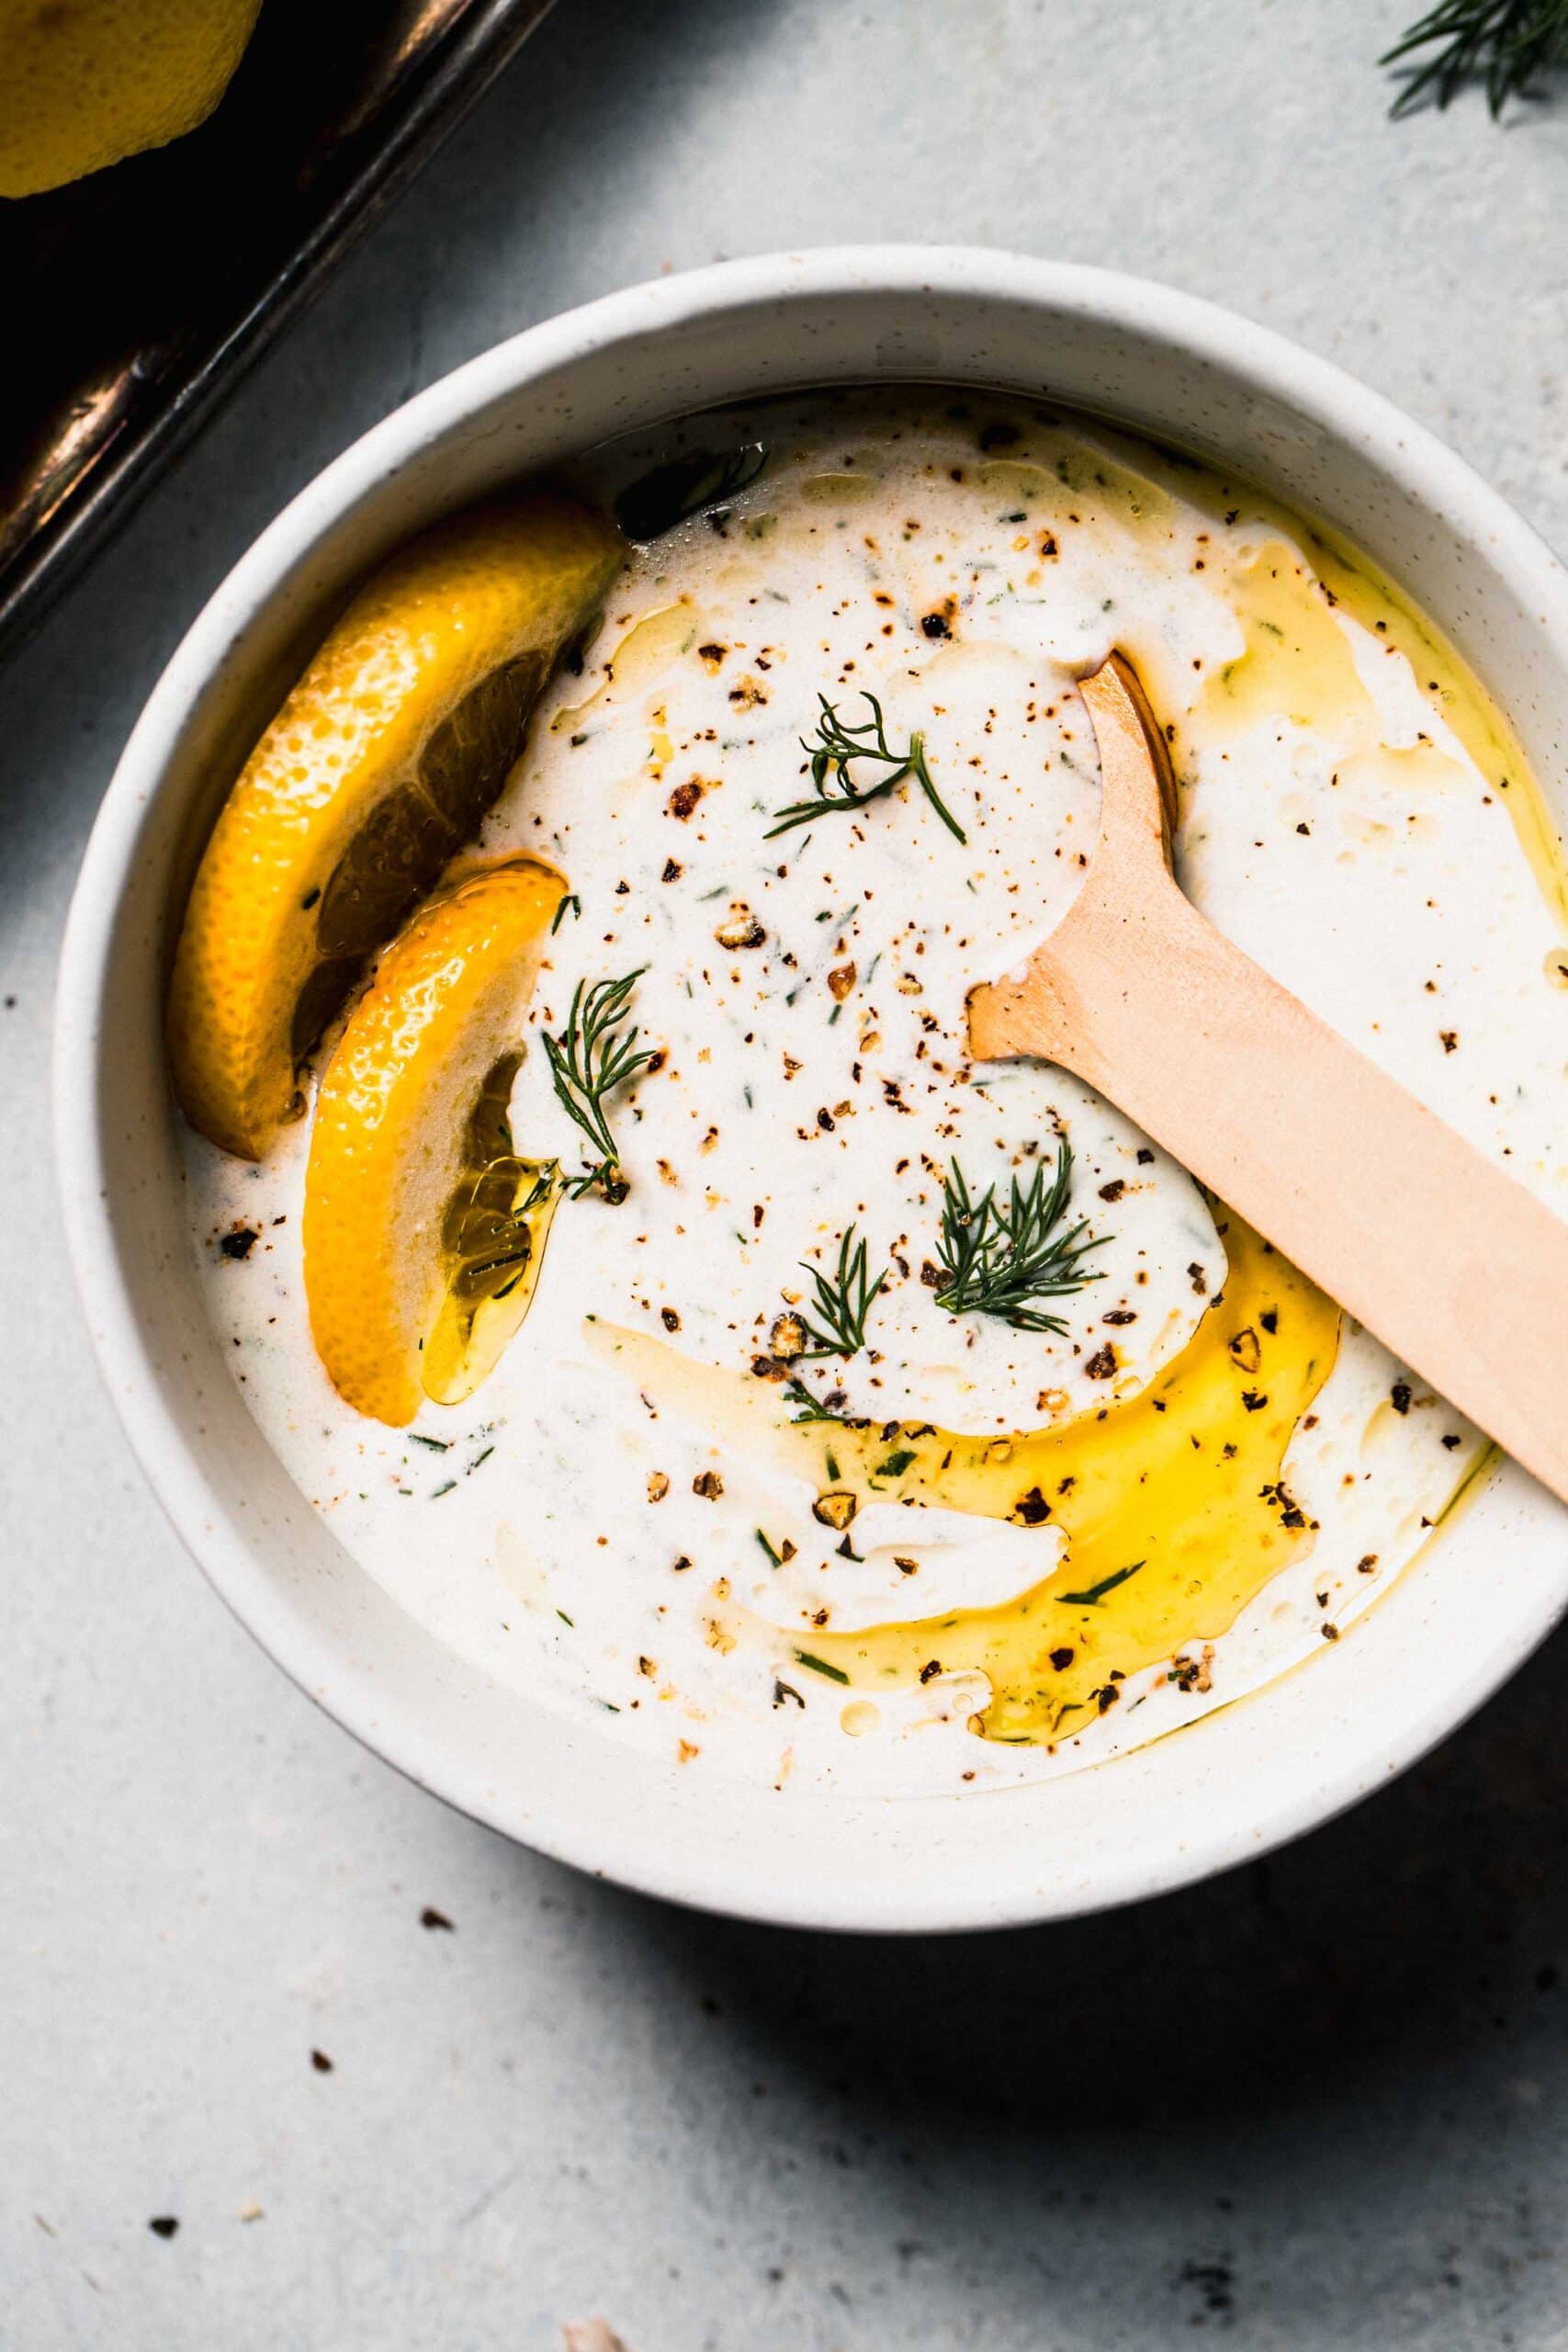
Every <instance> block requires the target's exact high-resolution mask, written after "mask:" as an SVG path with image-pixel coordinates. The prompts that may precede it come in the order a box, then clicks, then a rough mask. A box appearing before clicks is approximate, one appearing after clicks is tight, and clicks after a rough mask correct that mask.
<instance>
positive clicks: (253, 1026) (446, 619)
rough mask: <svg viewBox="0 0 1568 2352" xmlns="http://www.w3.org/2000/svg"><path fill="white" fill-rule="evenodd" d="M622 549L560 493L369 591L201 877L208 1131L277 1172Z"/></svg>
mask: <svg viewBox="0 0 1568 2352" xmlns="http://www.w3.org/2000/svg"><path fill="white" fill-rule="evenodd" d="M624 552H625V548H624V543H623V541H622V540H621V538H620V537H619V534H618V533H617V532H616V531H615V527H614V526H613V525H612V524H611V523H609V522H607V521H606V520H605V519H604V516H602V515H596V514H594V513H593V512H592V510H591V509H590V508H588V507H585V506H581V505H578V504H576V503H573V502H571V501H570V500H568V499H564V498H558V497H554V496H551V495H549V494H547V493H532V494H529V495H526V496H522V497H513V498H508V499H503V500H498V501H496V502H494V503H491V504H489V505H486V506H481V507H474V508H471V509H470V510H469V511H468V512H467V513H466V514H462V515H456V516H454V517H453V518H452V519H451V520H450V521H448V522H446V523H443V524H439V525H437V526H436V527H435V528H434V530H432V531H427V532H426V533H424V534H423V537H420V538H417V539H414V540H412V541H411V542H410V544H409V545H408V546H406V547H404V548H400V550H399V552H398V553H397V554H396V555H394V556H392V557H391V558H390V560H389V561H388V562H387V563H386V564H384V565H383V566H382V568H381V570H380V571H378V573H377V574H376V575H375V577H374V578H373V579H372V580H371V581H370V582H369V583H368V584H367V586H366V587H365V588H363V589H361V591H360V593H359V594H358V595H357V596H356V597H355V600H354V602H353V604H352V605H350V606H349V608H348V610H347V612H346V613H344V616H343V618H342V619H341V620H340V621H339V622H338V624H337V626H336V628H333V631H332V633H331V635H330V636H329V637H328V638H327V639H326V642H325V643H324V644H323V645H322V647H321V650H320V651H319V652H318V653H317V655H316V657H315V659H314V660H313V661H312V662H310V666H309V668H308V669H307V670H306V672H305V673H304V675H303V677H302V678H301V679H300V680H299V684H298V685H297V686H296V687H295V688H294V690H293V692H292V693H291V694H290V695H289V696H288V700H287V702H286V703H285V704H284V706H283V707H282V709H281V710H280V711H279V712H278V714H277V716H276V718H275V719H274V720H273V722H272V724H271V726H270V727H269V728H268V729H267V730H266V732H265V734H264V735H263V737H262V739H261V741H260V742H259V743H258V744H257V745H256V748H255V750H254V752H252V754H251V756H250V758H249V760H248V761H247V762H246V763H245V766H244V769H243V773H242V774H241V775H240V778H239V781H238V782H237V783H236V784H235V786H234V787H233V789H232V790H231V793H230V795H229V797H228V799H227V801H226V802H225V804H224V806H223V809H222V812H221V814H220V817H219V820H218V823H217V826H216V828H215V829H214V831H213V834H212V838H211V840H210V841H209V843H208V845H207V852H206V854H205V855H204V857H203V859H202V861H201V866H200V869H199V871H198V873H197V877H196V882H195V886H194V887H193V888H192V891H191V895H190V900H189V903H188V905H187V907H186V917H185V924H184V928H183V930H182V932H181V934H180V941H179V946H178V949H177V951H176V954H175V971H174V978H173V982H172V985H171V988H170V992H169V1015H168V1036H169V1053H170V1058H171V1062H172V1065H173V1070H174V1080H175V1091H176V1093H177V1094H178V1096H179V1100H180V1104H181V1107H182V1108H183V1110H184V1111H185V1114H186V1117H187V1118H188V1119H189V1120H190V1122H191V1124H192V1125H193V1126H196V1127H198V1128H199V1129H200V1130H201V1132H202V1134H203V1135H205V1136H210V1137H211V1139H212V1141H213V1142H214V1143H217V1144H221V1145H222V1146H223V1148H224V1149H225V1150H228V1151H233V1152H238V1153H239V1154H241V1156H242V1157H243V1158H244V1159H260V1158H261V1157H262V1155H263V1154H264V1153H265V1150H266V1148H267V1146H268V1144H269V1143H270V1142H271V1140H272V1138H273V1136H275V1135H276V1131H277V1128H278V1126H279V1125H281V1123H282V1122H283V1121H284V1120H285V1119H287V1118H288V1117H290V1116H292V1115H296V1114H298V1113H299V1111H300V1110H302V1108H303V1099H302V1097H301V1096H300V1094H299V1087H298V1082H297V1073H298V1069H299V1063H300V1062H301V1061H302V1060H303V1059H304V1058H305V1057H306V1056H307V1055H308V1054H309V1053H310V1050H311V1048H312V1047H313V1046H315V1045H316V1044H318V1043H319V1041H320V1039H321V1034H322V1032H323V1030H324V1029H325V1028H326V1026H327V1023H329V1021H330V1020H331V1019H332V1018H333V1015H334V1014H335V1013H336V1012H338V1011H339V1010H340V1009H341V1007H342V1006H343V1004H344V1001H345V1000H346V998H347V996H348V994H349V992H350V990H351V989H353V987H354V986H355V982H356V980H357V979H358V978H359V977H360V974H361V973H362V971H363V969H364V967H365V963H366V959H367V957H368V956H370V955H372V954H373V953H374V952H375V950H376V949H377V948H378V947H379V946H381V945H382V944H383V943H384V942H385V941H386V940H388V939H389V938H390V937H391V935H392V933H394V932H395V931H396V929H397V927H398V925H399V923H400V922H401V921H402V920H403V918H404V917H405V916H406V915H407V913H408V912H409V910H410V909H411V908H412V906H413V905H414V904H415V903H416V901H417V900H418V899H420V898H421V897H422V896H423V893H424V892H425V891H426V890H427V889H429V888H431V886H432V884H433V883H434V882H435V880H436V879H437V878H438V876H440V874H441V871H442V869H443V867H444V866H445V865H446V863H447V861H448V860H449V859H450V858H451V856H452V855H453V853H454V852H455V851H456V850H457V849H458V848H459V847H460V846H461V844H462V843H463V842H466V841H467V840H468V838H469V837H470V836H471V834H472V833H473V831H474V829H475V827H476V826H477V825H478V823H479V820H480V818H481V817H482V816H483V815H484V813H485V811H486V809H488V808H489V807H490V806H491V802H492V801H493V800H494V799H495V797H496V796H497V795H498V793H499V792H500V791H501V788H502V785H503V784H504V783H505V781H506V777H507V775H508V774H509V772H510V770H511V769H512V767H513V764H514V763H515V761H516V759H517V756H518V754H519V752H521V750H522V748H523V739H524V735H525V730H526V728H527V724H528V719H529V716H530V714H531V713H532V710H533V707H534V705H535V703H536V700H537V698H538V695H539V692H540V689H541V687H542V686H543V685H544V684H545V682H546V680H547V678H548V676H549V674H550V673H551V671H552V670H553V669H554V667H555V665H556V662H558V659H559V657H560V655H561V654H562V652H563V651H564V650H565V649H566V648H567V646H568V645H569V644H570V642H571V640H572V639H574V638H575V637H576V636H577V635H578V634H579V633H580V632H581V630H582V628H584V627H585V626H586V624H587V623H588V621H589V620H590V619H591V618H592V616H593V614H594V613H595V612H596V611H597V609H598V607H599V605H600V604H601V602H602V601H603V599H604V595H605V594H606V593H607V591H608V589H609V586H610V582H612V581H613V580H614V578H615V573H616V571H618V570H619V568H620V565H621V561H622V558H623V555H624Z"/></svg>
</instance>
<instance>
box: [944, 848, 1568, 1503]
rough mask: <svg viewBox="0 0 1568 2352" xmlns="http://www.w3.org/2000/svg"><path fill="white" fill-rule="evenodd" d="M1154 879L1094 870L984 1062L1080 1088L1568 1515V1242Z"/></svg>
mask: <svg viewBox="0 0 1568 2352" xmlns="http://www.w3.org/2000/svg"><path fill="white" fill-rule="evenodd" d="M1145 874H1146V879H1147V885H1148V887H1145V888H1134V889H1133V890H1131V891H1129V890H1128V889H1127V888H1126V887H1125V884H1126V877H1125V876H1120V877H1119V876H1116V875H1115V874H1114V872H1113V869H1112V867H1111V864H1110V863H1109V862H1106V863H1104V864H1101V862H1100V861H1099V860H1097V861H1096V862H1095V864H1094V865H1091V867H1090V870H1089V875H1088V876H1087V877H1086V881H1085V887H1084V889H1083V891H1082V892H1081V893H1080V895H1079V898H1078V899H1077V902H1076V903H1075V905H1074V907H1073V909H1072V910H1071V912H1070V913H1069V914H1068V916H1067V918H1066V922H1063V923H1062V924H1061V925H1060V926H1059V927H1058V929H1057V930H1056V931H1055V933H1053V935H1052V936H1051V938H1050V939H1049V940H1048V941H1047V943H1046V944H1045V945H1044V947H1043V948H1042V949H1041V950H1040V951H1039V953H1038V954H1037V955H1036V956H1035V958H1034V960H1033V962H1032V965H1031V966H1030V967H1029V970H1028V972H1027V974H1025V975H1024V976H1022V977H1021V978H1020V979H1018V980H1017V981H1014V982H1011V983H1008V982H1004V983H1002V984H1000V985H999V986H998V987H996V988H993V989H986V990H983V991H977V993H976V999H975V1000H974V1001H973V1009H972V1014H971V1027H972V1035H973V1042H974V1047H975V1050H976V1053H977V1054H979V1055H981V1056H986V1055H987V1054H994V1053H1011V1054H1040V1055H1042V1056H1043V1057H1046V1058H1047V1059H1049V1060H1052V1061H1055V1062H1058V1063H1061V1064H1063V1065H1064V1066H1065V1067H1066V1068H1067V1069H1073V1070H1076V1071H1077V1074H1078V1075H1079V1076H1080V1077H1082V1078H1085V1079H1087V1080H1089V1083H1090V1084H1091V1085H1093V1086H1095V1087H1097V1088H1098V1089H1099V1090H1100V1092H1101V1093H1102V1094H1105V1095H1106V1096H1108V1097H1109V1099H1110V1100H1111V1102H1112V1103H1117V1104H1118V1105H1119V1106H1120V1107H1121V1108H1122V1110H1123V1111H1125V1112H1126V1113H1127V1114H1128V1116H1129V1117H1130V1118H1132V1119H1134V1120H1135V1121H1136V1122H1137V1124H1138V1125H1139V1126H1141V1127H1142V1128H1144V1130H1145V1133H1146V1134H1148V1135H1150V1136H1153V1137H1154V1138H1155V1140H1156V1142H1158V1143H1161V1144H1163V1145H1164V1146H1165V1148H1166V1149H1167V1150H1168V1152H1170V1153H1171V1154H1172V1155H1173V1156H1174V1157H1175V1158H1176V1159H1179V1160H1180V1161H1181V1163H1182V1164H1183V1166H1185V1167H1187V1168H1189V1169H1190V1170H1191V1171H1192V1173H1193V1174H1194V1175H1195V1176H1197V1177H1198V1178H1200V1179H1201V1182H1203V1183H1205V1184H1207V1185H1208V1186H1209V1187H1210V1188H1211V1189H1212V1190H1213V1192H1214V1193H1217V1194H1218V1195H1219V1196H1220V1198H1221V1199H1222V1200H1224V1201H1227V1202H1229V1203H1230V1204H1231V1205H1232V1206H1233V1207H1234V1208H1235V1209H1237V1210H1238V1211H1239V1212H1240V1214H1241V1215H1242V1216H1244V1217H1246V1218H1247V1221H1248V1222H1249V1223H1250V1224H1252V1225H1255V1226H1257V1227H1258V1230H1259V1231H1260V1232H1262V1233H1264V1234H1266V1235H1267V1237H1268V1238H1269V1240H1270V1241H1272V1242H1273V1243H1274V1244H1275V1246H1276V1247H1277V1248H1278V1249H1280V1250H1283V1251H1284V1252H1285V1254H1286V1255H1287V1256H1288V1257H1290V1258H1292V1259H1293V1260H1294V1261H1295V1263H1296V1264H1297V1265H1298V1266H1300V1267H1301V1268H1302V1269H1303V1272H1306V1273H1308V1274H1310V1275H1311V1276H1312V1278H1313V1280H1314V1282H1316V1283H1320V1284H1321V1286H1322V1287H1323V1288H1324V1289H1325V1291H1327V1292H1328V1294H1329V1295H1330V1296H1331V1297H1333V1298H1336V1299H1337V1300H1338V1301H1339V1303H1340V1304H1341V1305H1342V1306H1345V1307H1347V1308H1348V1310H1349V1312H1350V1313H1351V1314H1352V1315H1354V1316H1356V1317H1358V1318H1359V1320H1360V1321H1361V1322H1362V1323H1364V1324H1365V1325H1366V1326H1367V1327H1368V1329H1370V1330H1371V1331H1374V1332H1375V1333H1376V1334H1377V1336H1378V1338H1379V1339H1380V1340H1382V1341H1383V1342H1384V1343H1385V1345H1386V1346H1388V1347H1390V1348H1392V1349H1393V1351H1394V1353H1395V1354H1396V1355H1399V1356H1401V1357H1403V1358H1404V1361H1405V1363H1408V1364H1410V1365H1411V1366H1413V1368H1414V1369H1415V1370H1416V1371H1417V1372H1418V1373H1420V1374H1421V1375H1422V1376H1423V1378H1425V1379H1426V1380H1427V1381H1429V1382H1430V1383H1431V1384H1432V1385H1433V1386H1434V1387H1435V1388H1436V1389H1437V1390H1438V1392H1439V1393H1440V1394H1441V1395H1442V1396H1444V1397H1448V1398H1449V1399H1450V1401H1451V1402H1452V1403H1453V1404H1454V1405H1456V1406H1458V1407H1459V1408H1460V1410H1461V1412H1464V1413H1467V1414H1468V1415H1469V1416H1470V1418H1471V1419H1472V1420H1474V1421H1476V1422H1478V1423H1479V1425H1480V1426H1481V1428H1482V1429H1483V1430H1485V1431H1486V1433H1487V1435H1488V1436H1489V1437H1492V1438H1495V1440H1496V1442H1497V1443H1498V1444H1499V1445H1501V1446H1502V1447H1504V1448H1505V1449H1506V1452H1507V1453H1511V1454H1513V1455H1514V1457H1515V1458H1516V1460H1517V1461H1519V1462H1521V1463H1523V1464H1524V1466H1525V1467H1526V1469H1527V1470H1529V1471H1532V1472H1533V1473H1534V1475H1535V1476H1536V1477H1538V1478H1540V1480H1541V1481H1542V1483H1543V1484H1544V1485H1545V1486H1547V1487H1551V1491H1552V1492H1553V1493H1554V1494H1555V1495H1557V1496H1558V1497H1559V1498H1562V1500H1563V1501H1568V1226H1564V1225H1563V1224H1562V1223H1561V1222H1560V1221H1559V1220H1558V1218H1556V1217H1555V1216H1552V1215H1551V1213H1550V1211H1549V1210H1547V1209H1545V1208H1543V1207H1542V1206H1541V1205H1540V1203H1539V1202H1538V1201H1536V1200H1535V1199H1534V1198H1533V1197H1532V1195H1531V1194H1530V1193H1528V1192H1526V1190H1525V1189H1524V1187H1523V1186H1522V1185H1521V1184H1518V1183H1517V1182H1514V1180H1513V1179H1512V1178H1510V1177H1508V1176H1506V1175H1504V1174H1503V1173H1502V1172H1501V1170H1498V1169H1496V1168H1495V1167H1494V1166H1493V1165H1492V1164H1491V1162H1490V1161H1488V1160H1487V1159H1483V1156H1482V1155H1481V1153H1480V1152H1478V1151H1476V1150H1474V1149H1473V1148H1472V1146H1471V1145H1469V1144H1467V1143H1465V1142H1464V1141H1462V1139H1461V1137H1460V1136H1457V1135H1455V1134H1454V1133H1453V1131H1452V1129H1451V1128H1450V1127H1448V1126H1446V1125H1444V1124H1443V1122H1442V1121H1441V1120H1440V1119H1438V1118H1437V1117H1435V1116H1434V1114H1432V1113H1431V1112H1430V1111H1427V1110H1426V1109H1425V1108H1424V1107H1423V1106H1422V1105H1421V1104H1420V1103H1417V1102H1416V1099H1415V1097H1414V1095H1411V1094H1408V1093H1406V1091H1404V1088H1403V1087H1402V1086H1397V1085H1396V1084H1395V1083H1394V1081H1393V1080H1392V1079H1390V1078H1385V1077H1384V1076H1383V1074H1382V1071H1381V1070H1379V1069H1376V1068H1374V1066H1373V1065H1372V1064H1371V1062H1369V1061H1367V1060H1366V1059H1365V1058H1364V1057H1363V1056H1361V1055H1360V1054H1359V1053H1358V1052H1357V1051H1356V1050H1355V1048H1354V1047H1353V1046H1348V1045H1347V1044H1346V1042H1345V1040H1344V1039H1343V1038H1342V1037H1340V1036H1338V1035H1336V1033H1335V1032H1334V1031H1333V1030H1332V1029H1330V1028H1328V1027H1326V1026H1325V1023H1323V1022H1321V1021H1319V1020H1318V1019H1317V1018H1316V1016H1315V1015H1314V1014H1313V1013H1311V1012H1308V1010H1307V1008H1306V1006H1305V1005H1304V1004H1303V1003H1302V1002H1301V1001H1300V999H1299V998H1297V997H1293V996H1292V995H1291V993H1290V991H1289V990H1288V989H1283V988H1280V986H1279V984H1278V983H1277V982H1276V981H1274V980H1272V979H1270V978H1269V976H1268V974H1267V973H1265V972H1263V971H1261V970H1260V969H1259V967H1258V966H1257V965H1256V964H1254V963H1253V962H1252V961H1251V959H1250V958H1249V957H1248V956H1245V955H1243V953H1242V952H1241V950H1240V949H1239V948H1238V947H1234V946H1233V945H1232V944H1230V942H1229V941H1228V940H1226V939H1225V938H1224V937H1223V936H1222V935H1221V933H1219V932H1217V931H1216V930H1215V929H1214V928H1213V924H1211V923H1210V922H1207V921H1206V920H1205V919H1204V917H1203V916H1201V914H1200V913H1199V912H1198V911H1197V910H1196V909H1195V908H1194V907H1193V906H1191V905H1190V902H1189V901H1188V900H1187V899H1185V898H1184V897H1183V896H1182V894H1181V892H1180V891H1179V888H1177V886H1176V885H1175V883H1174V882H1172V881H1170V880H1169V879H1168V877H1167V876H1163V874H1161V875H1160V876H1158V877H1157V878H1156V875H1155V873H1154V870H1153V861H1152V860H1151V861H1150V863H1149V865H1148V867H1147V868H1146V869H1145Z"/></svg>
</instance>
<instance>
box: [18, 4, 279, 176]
mask: <svg viewBox="0 0 1568 2352" xmlns="http://www.w3.org/2000/svg"><path fill="white" fill-rule="evenodd" d="M260 5H261V0H71V5H70V6H64V5H62V0H54V5H52V6H40V0H0V58H3V60H4V64H3V66H0V197H5V196H36V195H37V194H38V193H39V190H40V189H43V188H48V187H62V186H63V184H64V183H65V182H66V181H67V180H75V179H80V178H81V177H82V176H83V175H84V174H85V173H86V172H96V171H101V170H102V169H103V167H104V165H105V164H118V162H119V161H120V159H121V157H122V156H125V155H135V154H139V153H141V150H142V149H143V148H145V147H162V146H164V144H165V142H166V141H169V140H171V139H178V138H179V137H180V136H181V135H182V134H183V133H184V132H186V131H187V130H195V129H196V127H197V123H198V122H205V121H206V119H207V118H208V116H209V114H210V113H211V112H212V109H213V107H215V106H216V105H217V104H218V101H219V99H220V97H221V96H222V95H223V93H224V91H225V90H226V89H227V88H228V86H229V80H230V76H231V74H232V73H233V71H234V68H235V66H236V65H238V63H239V62H240V59H241V57H242V56H243V53H244V48H245V43H246V42H247V41H248V40H250V37H251V31H252V28H253V27H254V24H255V20H256V11H257V9H258V8H259V6H260Z"/></svg>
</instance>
